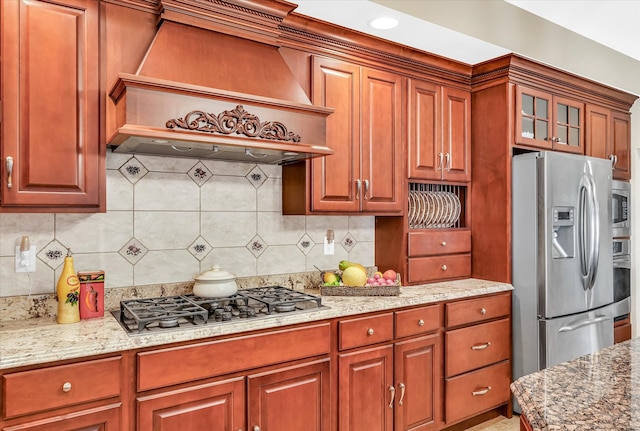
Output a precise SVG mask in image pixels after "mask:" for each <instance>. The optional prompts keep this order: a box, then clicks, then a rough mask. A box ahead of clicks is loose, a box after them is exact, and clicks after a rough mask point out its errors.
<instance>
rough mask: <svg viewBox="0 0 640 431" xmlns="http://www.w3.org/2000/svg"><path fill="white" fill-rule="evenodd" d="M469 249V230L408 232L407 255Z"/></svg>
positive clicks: (445, 252)
mask: <svg viewBox="0 0 640 431" xmlns="http://www.w3.org/2000/svg"><path fill="white" fill-rule="evenodd" d="M470 251H471V231H468V230H464V231H459V230H456V231H446V230H436V231H433V232H409V257H416V256H434V255H441V254H452V253H469V252H470Z"/></svg>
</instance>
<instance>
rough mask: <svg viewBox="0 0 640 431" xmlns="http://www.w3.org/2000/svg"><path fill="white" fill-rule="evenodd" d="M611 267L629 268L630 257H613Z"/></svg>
mask: <svg viewBox="0 0 640 431" xmlns="http://www.w3.org/2000/svg"><path fill="white" fill-rule="evenodd" d="M613 267H614V268H624V269H631V259H629V258H622V259H616V258H614V259H613Z"/></svg>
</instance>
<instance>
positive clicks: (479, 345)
mask: <svg viewBox="0 0 640 431" xmlns="http://www.w3.org/2000/svg"><path fill="white" fill-rule="evenodd" d="M490 345H491V342H490V341H487V342H486V343H484V344H475V345H473V346H471V350H484V349H486V348H487V347H489V346H490Z"/></svg>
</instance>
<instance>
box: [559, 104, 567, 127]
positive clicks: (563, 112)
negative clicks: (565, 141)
mask: <svg viewBox="0 0 640 431" xmlns="http://www.w3.org/2000/svg"><path fill="white" fill-rule="evenodd" d="M568 108H569V107H568V106H567V105H563V104H562V103H558V123H562V124H567V119H568V114H567V110H568Z"/></svg>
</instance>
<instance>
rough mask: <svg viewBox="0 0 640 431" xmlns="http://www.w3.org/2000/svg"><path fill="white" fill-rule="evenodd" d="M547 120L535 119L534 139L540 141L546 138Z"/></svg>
mask: <svg viewBox="0 0 640 431" xmlns="http://www.w3.org/2000/svg"><path fill="white" fill-rule="evenodd" d="M548 124H549V123H548V122H547V121H544V120H536V139H540V140H542V141H546V140H548V138H549V136H548V134H547V126H548Z"/></svg>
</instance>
